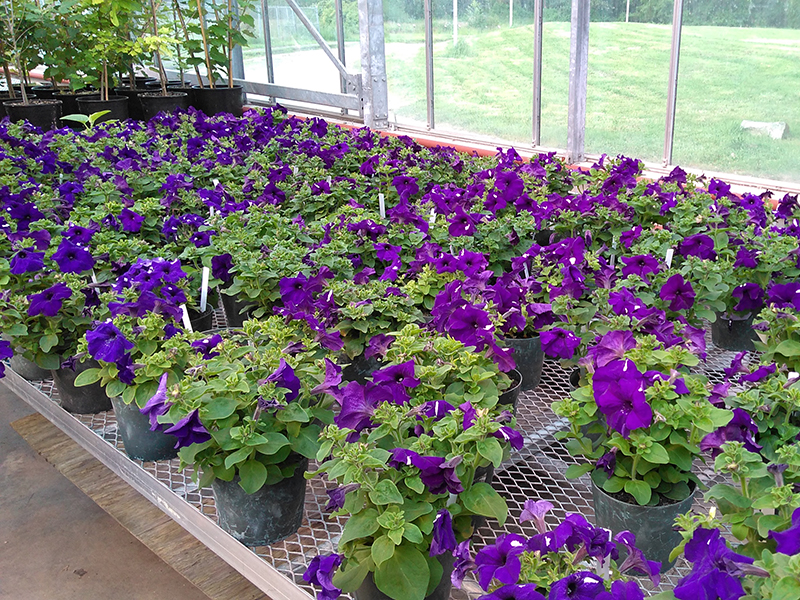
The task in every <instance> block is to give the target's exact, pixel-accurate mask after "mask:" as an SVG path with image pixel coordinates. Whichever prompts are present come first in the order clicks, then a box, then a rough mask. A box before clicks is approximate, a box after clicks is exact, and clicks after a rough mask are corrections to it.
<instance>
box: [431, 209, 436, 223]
mask: <svg viewBox="0 0 800 600" xmlns="http://www.w3.org/2000/svg"><path fill="white" fill-rule="evenodd" d="M434 223H436V209H435V208H432V209H431V220H430V224H431V225H433V224H434Z"/></svg>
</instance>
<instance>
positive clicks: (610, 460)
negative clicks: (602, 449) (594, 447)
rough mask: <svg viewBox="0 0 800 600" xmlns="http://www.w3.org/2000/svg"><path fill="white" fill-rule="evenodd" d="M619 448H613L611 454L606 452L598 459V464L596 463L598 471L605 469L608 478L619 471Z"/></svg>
mask: <svg viewBox="0 0 800 600" xmlns="http://www.w3.org/2000/svg"><path fill="white" fill-rule="evenodd" d="M617 450H618V449H617V448H612V449H611V450H610V451H609V452H606V453H605V454H603V456H601V457H600V458H598V459H597V463H595V468H596V469H603V470H604V471H605V472H606V476H607V477H609V478H610V477H611V476H612V475H613V474H614V471H615V470H616V469H617Z"/></svg>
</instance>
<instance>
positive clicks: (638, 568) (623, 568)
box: [614, 531, 661, 586]
mask: <svg viewBox="0 0 800 600" xmlns="http://www.w3.org/2000/svg"><path fill="white" fill-rule="evenodd" d="M614 541H615V542H617V543H618V544H622V545H623V546H625V548H626V549H627V550H628V556H626V557H625V560H624V561H622V564H621V565H620V566H619V570H620V572H621V573H626V572H628V571H633V572H635V573H638V574H640V575H646V576H648V577H649V578H650V581H651V582H652V583H653V586H658V584H659V583H661V563H660V562H658V561H655V560H647V558H646V557H645V555H644V552H642V551H641V550H639V548H637V547H636V536H635V535H634V534H633V533H631V532H630V531H621V532H619V533H618V534H617V535H616V536H614Z"/></svg>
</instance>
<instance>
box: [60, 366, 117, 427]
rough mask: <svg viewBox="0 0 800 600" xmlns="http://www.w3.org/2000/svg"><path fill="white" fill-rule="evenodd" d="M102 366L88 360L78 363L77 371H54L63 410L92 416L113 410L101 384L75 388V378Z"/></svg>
mask: <svg viewBox="0 0 800 600" xmlns="http://www.w3.org/2000/svg"><path fill="white" fill-rule="evenodd" d="M98 368H100V364H99V363H98V362H97V361H95V360H88V361H86V362H83V363H78V364H77V365H76V367H75V370H74V371H73V370H72V369H58V370H57V371H53V380H54V383H55V384H56V389H57V390H58V395H59V397H60V398H61V408H63V409H64V410H66V411H68V412H71V413H77V414H80V415H90V414H94V413H99V412H103V411H106V410H111V400H109V399H108V396H107V395H106V391H105V390H104V389H103V387H102V386H101V385H100V382H99V381H98V382H96V383H93V384H91V385H86V386H83V387H75V378H76V377H77V376H78V375H79V374H80V373H83V372H84V371H85V370H86V369H98Z"/></svg>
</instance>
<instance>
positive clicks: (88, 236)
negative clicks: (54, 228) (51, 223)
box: [64, 225, 95, 246]
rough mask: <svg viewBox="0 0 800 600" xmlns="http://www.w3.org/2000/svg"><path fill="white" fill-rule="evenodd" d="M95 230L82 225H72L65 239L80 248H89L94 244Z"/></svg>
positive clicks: (65, 234) (66, 232)
mask: <svg viewBox="0 0 800 600" xmlns="http://www.w3.org/2000/svg"><path fill="white" fill-rule="evenodd" d="M94 234H95V230H94V229H89V228H88V227H81V226H80V225H70V226H69V227H68V228H67V230H66V231H65V232H64V237H65V238H67V239H68V240H69V241H71V242H74V243H76V244H78V245H80V246H88V245H89V244H90V243H91V242H92V236H94Z"/></svg>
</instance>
